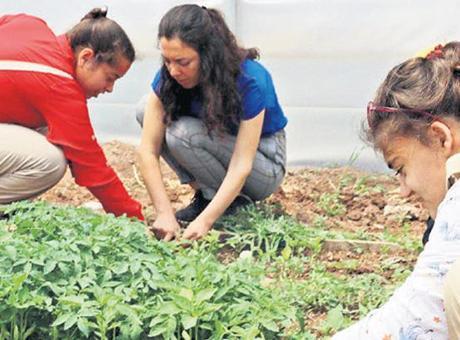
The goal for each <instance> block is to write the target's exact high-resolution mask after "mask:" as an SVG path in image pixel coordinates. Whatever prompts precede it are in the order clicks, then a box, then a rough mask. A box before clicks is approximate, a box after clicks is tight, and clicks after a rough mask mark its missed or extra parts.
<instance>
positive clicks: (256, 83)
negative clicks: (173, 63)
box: [152, 59, 287, 135]
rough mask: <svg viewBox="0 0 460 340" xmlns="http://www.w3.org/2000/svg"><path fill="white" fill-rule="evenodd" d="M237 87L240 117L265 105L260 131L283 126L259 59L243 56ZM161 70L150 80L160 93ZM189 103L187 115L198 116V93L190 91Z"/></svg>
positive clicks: (251, 115) (268, 77)
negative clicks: (241, 112) (241, 106)
mask: <svg viewBox="0 0 460 340" xmlns="http://www.w3.org/2000/svg"><path fill="white" fill-rule="evenodd" d="M237 86H238V91H239V92H240V94H241V101H242V105H243V114H242V117H241V119H243V120H248V119H251V118H254V117H255V116H257V115H258V114H259V113H260V112H261V111H262V110H263V109H265V117H264V123H263V127H262V134H263V135H269V134H273V133H275V132H277V131H279V130H281V129H283V128H284V127H285V126H286V124H287V118H286V116H285V115H284V112H283V110H282V109H281V106H280V104H279V102H278V98H277V96H276V92H275V87H274V85H273V80H272V77H271V75H270V73H269V72H268V71H267V70H266V69H265V67H263V66H262V64H260V63H259V62H257V61H255V60H251V59H246V60H245V61H243V62H242V63H241V73H240V75H239V76H238V78H237ZM160 87H161V70H159V71H158V72H157V74H156V75H155V78H154V79H153V82H152V89H153V91H155V93H156V95H157V96H158V98H160V99H161V97H160ZM191 91H192V92H191V93H192V100H191V103H190V111H191V112H190V115H192V116H195V117H200V116H201V109H202V103H201V99H200V98H199V96H198V95H193V89H192V90H191Z"/></svg>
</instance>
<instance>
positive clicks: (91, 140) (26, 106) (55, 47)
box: [0, 14, 143, 219]
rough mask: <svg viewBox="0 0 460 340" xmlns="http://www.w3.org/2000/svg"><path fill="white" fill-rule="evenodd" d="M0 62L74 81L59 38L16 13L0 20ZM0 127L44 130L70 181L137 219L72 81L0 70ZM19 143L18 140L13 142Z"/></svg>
mask: <svg viewBox="0 0 460 340" xmlns="http://www.w3.org/2000/svg"><path fill="white" fill-rule="evenodd" d="M0 41H2V43H1V44H0V61H2V60H14V61H26V62H33V63H37V64H42V65H47V66H51V67H54V68H56V69H59V70H62V71H64V72H66V73H68V74H70V75H72V77H73V78H75V71H74V55H73V52H72V49H71V48H70V45H69V41H68V40H67V38H66V36H65V35H61V36H56V35H54V33H53V32H52V31H51V30H50V29H49V27H48V26H47V25H46V23H45V22H44V21H43V20H41V19H39V18H35V17H32V16H28V15H24V14H19V15H8V16H3V17H0ZM0 103H1V105H0V123H9V124H18V125H22V126H25V127H29V128H32V129H34V128H38V127H43V126H48V134H47V139H48V140H49V141H50V142H51V143H53V144H55V145H58V146H60V147H61V148H62V150H63V152H64V155H65V157H66V158H67V160H68V161H69V165H70V169H71V171H72V175H73V176H74V178H75V182H76V183H77V184H79V185H82V186H85V187H87V188H88V189H89V190H90V191H91V193H92V194H93V195H94V196H96V197H97V198H98V199H99V200H100V201H101V203H102V205H103V206H104V209H105V210H106V211H107V212H111V213H114V214H115V215H117V216H118V215H121V214H123V213H126V214H127V215H128V216H135V217H138V218H139V219H143V216H142V212H141V205H140V204H139V203H138V202H137V201H135V200H133V199H132V198H131V197H130V196H129V194H128V193H127V191H126V189H125V187H124V186H123V184H122V183H121V181H120V179H119V178H118V176H117V175H116V174H115V172H114V171H113V169H112V168H111V167H110V166H109V165H108V164H107V160H106V158H105V156H104V153H103V151H102V149H101V147H100V146H99V144H98V143H97V141H96V138H95V136H94V131H93V127H92V126H91V122H90V119H89V114H88V107H87V103H86V97H85V94H84V92H83V89H82V88H81V87H80V85H79V84H78V82H77V81H76V80H75V79H68V78H65V77H61V76H58V75H54V74H50V73H41V72H35V71H10V70H8V71H7V70H0ZM18 142H20V141H18Z"/></svg>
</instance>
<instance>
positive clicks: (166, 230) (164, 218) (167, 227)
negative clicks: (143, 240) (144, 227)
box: [152, 214, 180, 241]
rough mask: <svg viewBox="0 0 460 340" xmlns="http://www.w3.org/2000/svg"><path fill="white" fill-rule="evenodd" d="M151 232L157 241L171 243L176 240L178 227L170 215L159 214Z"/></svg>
mask: <svg viewBox="0 0 460 340" xmlns="http://www.w3.org/2000/svg"><path fill="white" fill-rule="evenodd" d="M152 231H153V232H154V234H155V236H156V237H157V238H158V239H163V240H165V241H171V240H172V239H173V238H176V239H177V238H178V235H179V231H180V225H179V223H177V220H176V218H175V217H174V215H172V214H159V215H158V216H157V219H156V220H155V222H154V223H153V226H152Z"/></svg>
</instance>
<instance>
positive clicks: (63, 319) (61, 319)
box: [51, 314, 72, 327]
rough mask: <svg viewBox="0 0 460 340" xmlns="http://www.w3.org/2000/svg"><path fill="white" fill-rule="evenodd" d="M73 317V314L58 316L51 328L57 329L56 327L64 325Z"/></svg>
mask: <svg viewBox="0 0 460 340" xmlns="http://www.w3.org/2000/svg"><path fill="white" fill-rule="evenodd" d="M71 315H72V314H63V315H60V316H58V318H57V319H56V320H54V322H53V323H52V324H51V326H52V327H56V326H59V325H62V324H63V323H64V322H66V321H67V319H69V318H70V317H71Z"/></svg>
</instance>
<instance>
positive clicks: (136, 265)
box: [130, 261, 141, 274]
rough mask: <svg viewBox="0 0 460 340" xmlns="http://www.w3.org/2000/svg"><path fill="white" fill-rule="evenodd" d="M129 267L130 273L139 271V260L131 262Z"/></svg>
mask: <svg viewBox="0 0 460 340" xmlns="http://www.w3.org/2000/svg"><path fill="white" fill-rule="evenodd" d="M130 269H131V273H133V274H136V273H137V272H138V271H139V269H141V263H140V261H136V262H132V263H131V266H130Z"/></svg>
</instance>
